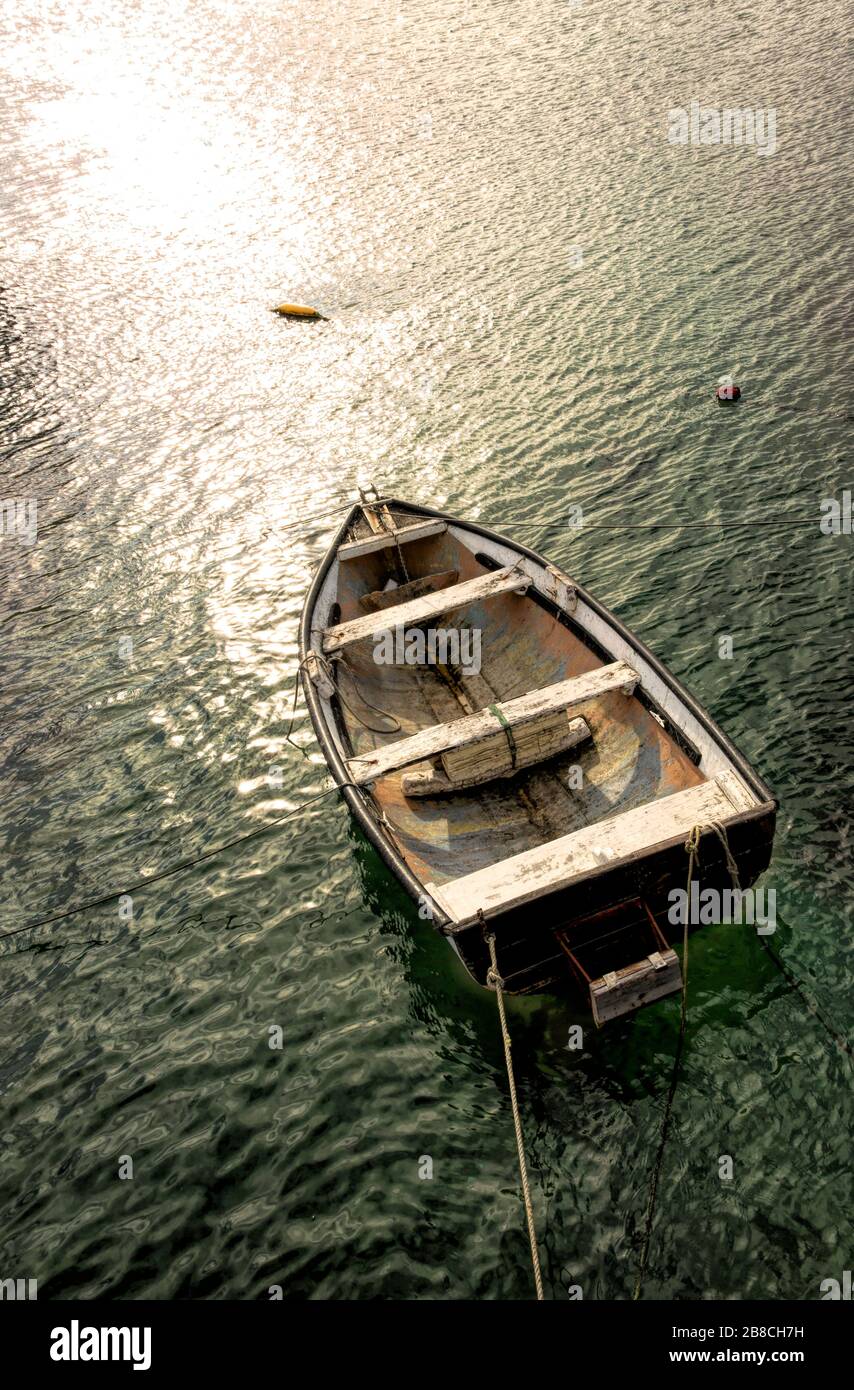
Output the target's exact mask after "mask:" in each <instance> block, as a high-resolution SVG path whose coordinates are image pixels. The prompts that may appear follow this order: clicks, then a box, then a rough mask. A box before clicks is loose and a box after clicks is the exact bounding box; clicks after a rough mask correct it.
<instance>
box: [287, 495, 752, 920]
mask: <svg viewBox="0 0 854 1390" xmlns="http://www.w3.org/2000/svg"><path fill="white" fill-rule="evenodd" d="M381 501H382V502H383V503H384V504H385V505H386V506H388V507H395V508H397V509H398V510H401V511H404V512H406V513H408V514H409V515H411V516H427V517H435V518H436V519H437V520H441V521H445V522H447V523H448V524H449V525H451V526H457V527H459V528H460V529H462V530H464V531H470V532H472V533H473V534H474V535H478V536H482V537H483V538H484V539H485V540H489V541H492V542H493V543H494V544H497V545H502V546H506V547H508V548H509V549H511V550H515V551H516V552H518V553H519V554H520V555H523V556H525V557H526V558H527V559H529V560H532V561H533V562H534V563H535V564H537V565H539V566H542V567H544V568H545V567H547V566H548V565H549V564H551V563H553V562H552V561H549V560H547V559H546V558H545V557H544V556H543V555H541V554H539V553H538V552H537V551H536V550H532V549H531V548H530V547H529V546H526V545H524V544H523V543H522V542H521V541H516V540H512V539H510V538H509V537H507V536H505V535H502V534H501V532H499V531H494V530H492V528H491V527H488V526H481V525H480V524H479V523H478V522H475V521H464V520H461V519H460V518H457V517H454V516H452V515H451V514H450V513H448V512H443V511H438V510H437V509H436V508H434V507H428V506H426V505H420V504H419V505H416V504H414V503H411V502H404V501H401V500H400V499H399V498H395V497H383V498H381ZM360 511H361V505H360V504H359V503H355V504H354V505H353V506H352V507H351V508H350V510H349V511H348V513H347V515H346V516H345V518H344V520H343V521H342V522H341V525H340V526H339V528H338V530H337V531H336V533H335V535H334V537H333V539H332V541H331V542H330V544H329V547H328V549H327V551H326V554H325V555H324V556H323V558H322V560H321V561H320V563H319V565H318V567H317V569H316V570H315V573H314V575H313V577H312V581H311V584H310V585H309V588H308V592H307V594H306V597H305V602H304V604H303V609H302V613H301V615H300V623H299V659H300V668H299V673H300V678H301V680H302V686H303V691H304V693H305V697H306V703H307V706H308V711H309V715H310V717H311V722H312V726H313V728H314V732H315V737H316V738H317V741H318V743H319V745H320V749H321V752H322V753H323V755H324V758H325V759H326V763H327V766H328V767H329V770H330V772H331V773H332V776H333V777H334V779H335V782H336V784H337V786H338V790H339V791H340V793H341V794H342V796H343V797H344V799H345V801H346V802H347V804H348V806H349V807H350V810H351V811H352V812H353V814H354V816H355V817H356V820H357V822H358V823H359V825H360V827H361V829H362V830H363V831H364V833H365V834H366V835H367V837H368V839H369V840H370V841H371V843H372V844H373V846H374V848H375V849H376V850H377V852H378V853H379V855H380V857H381V858H382V859H383V861H384V862H385V864H386V865H387V866H388V868H389V869H391V871H392V872H393V873H394V874H395V875H396V877H397V878H399V879H400V880H401V881H402V882H403V884H404V886H405V887H406V888H407V890H408V891H409V893H410V895H411V896H412V897H413V898H414V900H415V901H416V902H418V901H419V899H421V898H429V899H430V902H431V905H432V911H433V926H434V927H435V928H437V929H438V930H441V931H443V932H444V933H445V934H449V935H450V934H453V930H454V927H455V925H456V924H455V923H453V922H452V920H451V919H450V918H449V917H448V915H447V913H446V912H445V911H444V909H443V908H442V907H441V906H440V904H439V903H437V902H436V901H435V899H434V898H432V896H431V895H430V894H428V893H427V889H426V886H425V884H424V883H423V882H422V881H421V880H420V879H419V878H418V877H417V876H416V875H415V874H414V873H413V871H412V870H411V869H410V867H409V865H408V864H407V863H406V860H405V859H404V858H403V855H402V854H401V853H400V851H399V850H398V848H397V846H396V845H395V844H394V842H393V840H392V839H391V837H390V836H389V835H388V834H387V833H386V832H385V831H384V830H383V827H382V823H381V821H380V817H379V814H378V813H377V810H376V807H375V804H374V802H373V799H372V797H371V795H370V789H369V787H358V786H355V785H354V783H353V782H352V780H351V778H350V774H349V771H348V769H347V766H346V764H345V762H344V760H343V758H342V757H341V754H340V753H339V751H338V748H337V747H336V745H335V742H334V740H333V739H332V737H331V736H330V732H329V730H328V728H327V719H326V714H325V712H324V710H323V707H322V704H321V699H320V695H319V693H318V691H317V689H316V688H315V686H314V684H313V682H312V680H311V679H310V677H309V676H308V674H307V672H306V670H305V667H304V665H303V663H304V661H305V658H306V657H307V656H308V654H309V652H311V651H312V650H314V649H313V647H312V618H313V615H314V610H315V607H316V605H317V599H318V596H319V594H320V591H321V589H322V587H323V584H324V582H325V580H326V577H327V575H328V573H329V570H330V568H331V566H332V564H333V563H334V562H335V560H336V558H337V556H338V551H339V548H340V546H341V545H342V544H343V543H344V541H345V539H346V536H347V531H348V528H349V527H350V526H351V525H352V524H353V522H354V520H355V519H356V518H357V516H358V515H359V513H360ZM571 578H572V584H573V587H574V589H575V590H576V591H577V594H578V597H579V598H580V599H581V600H582V601H583V602H584V603H585V604H586V605H587V606H588V607H589V608H590V609H592V611H593V612H594V613H596V614H597V615H598V616H599V617H600V618H601V619H602V620H603V621H604V622H605V623H606V624H607V625H608V626H610V627H611V628H612V629H613V630H614V631H615V632H616V633H617V634H618V635H619V637H620V638H621V639H622V640H623V641H624V642H626V643H627V644H628V645H629V646H630V647H631V648H632V650H633V651H636V652H637V654H638V655H639V656H640V657H642V658H643V660H644V661H645V662H646V663H647V664H648V665H649V666H650V667H651V668H652V669H653V671H654V672H655V673H656V675H657V676H658V677H659V679H660V680H661V681H663V683H664V684H665V685H666V686H667V687H668V688H669V689H670V690H671V691H672V693H673V694H674V695H675V696H676V697H677V699H678V700H679V701H681V703H682V704H683V705H684V706H685V707H686V708H687V710H688V711H689V713H690V714H691V715H693V717H694V718H695V719H696V720H697V722H698V723H699V724H700V725H701V726H702V728H703V729H704V731H705V732H706V733H707V734H708V736H709V737H710V738H711V739H712V741H713V742H714V743H716V744H717V746H718V748H719V750H720V752H721V753H723V755H724V756H725V758H726V759H727V760H728V761H729V762H730V763H731V764H732V766H733V767H734V768H735V770H736V771H737V772H738V773H739V774H740V776H742V777H743V778H744V780H745V781H746V782H747V784H748V786H749V787H750V789H751V791H752V792H753V794H754V795H755V796H757V797H758V798H759V802H758V804H757V805H756V806H754V807H751V808H750V809H749V810H747V811H742V812H740V813H738V814H737V815H735V816H733V817H728V820H727V823H728V824H736V823H737V824H741V823H743V822H744V821H747V820H754V819H756V820H758V819H760V818H761V817H763V816H767V814H768V812H769V811H771V812H773V814H774V815H775V817H776V813H777V810H778V808H779V801H778V799H777V797H776V796H775V794H774V792H773V791H772V790H771V788H770V787H769V786H768V784H767V783H766V782H765V781H764V779H763V778H762V777H760V776H759V774H758V773H757V772H755V771H754V769H753V767H752V766H751V765H750V763H749V762H748V761H747V758H746V757H745V756H744V754H743V753H742V752H741V751H740V749H739V748H737V747H736V745H735V744H734V743H733V742H732V741H731V739H730V738H729V737H728V736H727V735H726V734H725V733H724V731H723V729H721V728H720V727H719V726H718V724H717V723H716V722H715V720H714V719H713V718H712V716H711V715H710V714H709V712H708V711H707V710H706V709H705V708H704V707H703V706H702V705H701V704H700V703H699V702H698V701H697V700H696V699H695V698H694V696H693V695H692V694H691V693H690V691H688V690H687V689H686V688H685V686H684V685H683V684H682V682H681V681H680V680H679V678H678V677H677V676H674V675H673V673H672V672H671V671H670V670H669V669H668V668H667V667H666V666H664V665H663V663H662V662H661V661H659V659H658V658H657V657H656V656H655V655H654V653H653V652H651V651H650V650H649V648H648V647H647V646H646V645H645V643H643V642H642V641H641V640H640V638H639V637H637V636H636V634H635V633H634V632H633V631H632V630H631V629H630V628H627V627H626V626H625V625H624V624H623V622H622V621H621V620H620V619H619V618H618V617H617V616H616V614H614V613H612V612H611V610H610V609H609V608H608V607H607V606H606V605H605V604H603V603H601V602H600V601H599V600H598V599H597V598H595V597H594V596H593V595H592V594H591V593H590V592H589V591H588V590H587V589H586V588H585V587H584V585H583V584H581V583H580V582H579V581H578V580H577V579H576V578H575V576H574V575H573V576H571ZM537 599H538V602H539V603H541V604H542V606H544V607H546V608H547V609H548V610H549V611H553V612H554V614H555V616H557V615H563V610H562V609H561V608H560V606H559V605H558V604H556V603H552V602H550V601H549V600H548V598H546V597H545V596H544V595H542V594H539V593H538V595H537ZM674 723H675V721H674ZM677 727H678V725H677ZM678 839H679V837H677V840H676V841H675V842H674V843H678ZM669 847H670V846H669V845H668V846H665V845H664V844H661V845H650V846H649V847H648V849H644V850H640V851H638V852H637V854H636V855H633V856H632V858H633V859H636V860H637V861H641V860H642V859H644V858H646V857H649V856H652V855H654V854H657V853H659V851H661V850H663V849H665V848H669ZM614 867H616V866H615V865H603V866H602V868H601V870H600V871H599V872H595V871H593V872H591V874H590V875H589V877H590V878H599V877H600V875H602V874H606V873H608V872H609V870H610V869H612V868H614Z"/></svg>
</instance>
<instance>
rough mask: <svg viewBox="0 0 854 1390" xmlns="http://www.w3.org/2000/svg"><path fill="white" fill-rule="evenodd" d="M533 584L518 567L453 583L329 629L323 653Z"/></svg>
mask: <svg viewBox="0 0 854 1390" xmlns="http://www.w3.org/2000/svg"><path fill="white" fill-rule="evenodd" d="M530 583H531V576H530V575H528V574H525V573H524V572H523V571H521V570H519V569H518V568H517V566H516V565H507V567H506V568H505V569H500V570H493V571H492V572H491V573H490V574H482V575H479V576H478V578H477V579H467V580H465V582H464V583H462V584H453V585H452V586H451V588H450V589H441V590H439V591H438V592H437V593H431V594H424V595H423V597H422V598H415V599H412V600H411V601H410V602H409V603H401V604H398V605H397V606H396V607H394V608H386V609H384V610H383V611H382V612H381V613H368V614H366V616H365V617H364V618H353V619H351V621H350V622H347V623H339V625H338V626H337V627H330V628H327V629H326V631H325V632H324V634H323V650H324V652H325V653H326V655H327V656H328V655H329V654H330V653H332V652H338V651H341V649H342V648H343V647H349V646H351V645H352V643H353V642H361V641H362V640H363V639H364V638H366V637H376V636H377V634H378V633H380V632H388V631H389V630H390V629H391V628H395V627H415V626H416V625H417V624H418V623H425V622H427V621H428V619H430V618H435V617H436V616H437V615H438V614H439V613H449V612H451V611H452V610H453V609H455V608H465V607H466V605H467V604H469V603H480V602H482V601H483V600H484V599H487V598H494V597H495V595H496V594H506V593H509V592H510V590H515V591H516V592H517V593H520V594H523V593H524V592H525V590H526V589H527V588H528V585H529V584H530Z"/></svg>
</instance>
